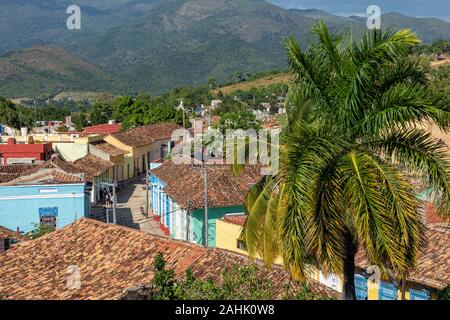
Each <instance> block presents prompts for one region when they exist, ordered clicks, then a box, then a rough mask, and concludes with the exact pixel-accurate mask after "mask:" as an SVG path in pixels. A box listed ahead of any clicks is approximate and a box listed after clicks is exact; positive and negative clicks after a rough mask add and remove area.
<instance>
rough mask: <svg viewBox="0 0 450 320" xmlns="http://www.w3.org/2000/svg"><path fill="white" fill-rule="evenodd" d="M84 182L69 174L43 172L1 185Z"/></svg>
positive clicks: (52, 171) (80, 178)
mask: <svg viewBox="0 0 450 320" xmlns="http://www.w3.org/2000/svg"><path fill="white" fill-rule="evenodd" d="M83 181H84V180H83V179H82V177H81V176H80V175H76V174H70V173H66V172H62V171H59V170H56V169H55V170H52V169H50V170H43V171H41V172H38V173H35V174H30V175H28V176H20V177H18V178H16V179H14V180H12V181H9V182H7V183H3V184H2V185H4V186H13V185H26V184H64V183H82V182H83Z"/></svg>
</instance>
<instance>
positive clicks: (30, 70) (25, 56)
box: [0, 46, 118, 97]
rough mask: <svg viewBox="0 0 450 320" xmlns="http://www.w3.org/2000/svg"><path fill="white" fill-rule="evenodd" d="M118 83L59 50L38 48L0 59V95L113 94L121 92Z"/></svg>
mask: <svg viewBox="0 0 450 320" xmlns="http://www.w3.org/2000/svg"><path fill="white" fill-rule="evenodd" d="M116 83H117V82H116V80H115V79H114V77H112V76H110V75H108V74H107V73H106V72H104V71H103V70H101V69H100V68H98V67H95V66H93V65H91V64H89V63H87V62H85V61H83V60H82V59H80V58H78V57H76V56H74V55H71V54H69V53H67V52H65V51H64V50H63V49H61V48H57V47H51V46H37V47H33V48H31V49H25V50H20V51H16V52H13V53H10V54H7V55H5V56H3V57H1V58H0V96H8V97H24V96H37V95H39V94H45V95H46V96H51V95H53V94H57V93H59V92H61V91H66V90H74V91H80V90H81V91H82V90H93V91H102V90H103V91H114V90H117V89H118V87H117V84H116ZM33 93H38V94H33Z"/></svg>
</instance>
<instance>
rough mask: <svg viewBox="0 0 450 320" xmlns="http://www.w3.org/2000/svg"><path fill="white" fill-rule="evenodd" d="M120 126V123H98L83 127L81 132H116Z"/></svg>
mask: <svg viewBox="0 0 450 320" xmlns="http://www.w3.org/2000/svg"><path fill="white" fill-rule="evenodd" d="M121 128H122V125H121V124H120V123H115V124H109V123H104V124H98V125H95V126H91V127H87V128H85V129H84V131H83V133H89V134H113V133H116V132H119V131H120V129H121Z"/></svg>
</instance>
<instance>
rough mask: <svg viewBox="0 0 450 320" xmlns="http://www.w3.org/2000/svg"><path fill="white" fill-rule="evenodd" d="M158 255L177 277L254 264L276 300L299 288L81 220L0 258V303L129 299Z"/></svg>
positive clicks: (204, 253)
mask: <svg viewBox="0 0 450 320" xmlns="http://www.w3.org/2000/svg"><path fill="white" fill-rule="evenodd" d="M94 247H95V250H93V249H94ZM37 252H38V253H39V254H36V253H37ZM159 253H162V254H163V256H164V259H165V260H166V261H167V268H170V269H173V270H175V273H176V274H175V276H176V277H177V278H183V277H185V274H186V270H188V269H191V270H192V274H193V276H194V277H195V278H196V279H200V280H207V279H211V280H212V281H214V282H220V281H221V280H222V279H223V272H224V270H226V269H231V268H233V267H246V266H252V265H254V266H257V267H258V270H257V272H258V277H261V278H265V279H268V280H269V281H270V282H271V285H272V294H273V296H274V297H275V298H278V299H281V298H283V296H284V295H285V293H286V286H287V285H292V286H293V289H295V287H298V284H296V283H293V282H291V278H290V276H289V274H288V273H287V272H286V271H285V270H284V269H283V268H281V267H279V266H278V267H277V266H276V267H273V268H271V269H267V268H265V266H264V264H263V263H262V262H261V261H255V260H251V259H249V258H248V257H246V256H244V255H240V254H237V253H234V252H230V251H227V250H220V249H216V248H213V249H211V248H204V247H201V246H198V245H195V244H191V243H187V242H185V241H177V240H171V239H167V238H164V237H158V236H154V235H151V234H147V233H144V232H141V231H138V230H135V229H130V228H126V227H122V226H117V225H112V224H105V223H102V222H99V221H96V220H90V219H85V218H83V219H80V220H78V221H77V222H75V223H73V224H71V225H69V226H66V227H65V228H63V229H60V230H56V231H54V232H51V233H50V234H47V235H45V236H43V237H40V238H38V239H36V240H31V241H28V242H27V243H26V244H25V243H23V244H22V243H19V244H18V245H17V246H16V248H14V250H9V251H6V252H5V253H4V254H1V255H0V274H1V275H2V277H1V281H0V299H3V300H105V299H107V300H112V299H114V300H116V299H130V298H129V296H130V295H129V293H130V291H134V289H135V288H139V287H145V286H149V285H151V281H152V279H153V277H154V268H153V264H154V260H155V257H156V256H157V254H159ZM212 266H213V267H212ZM49 270H50V271H49ZM310 289H311V291H313V292H314V293H318V294H321V295H322V296H324V297H327V298H330V299H336V298H338V296H337V294H336V292H335V291H333V290H331V289H329V288H327V287H325V286H323V285H321V284H319V283H317V282H315V281H311V282H310Z"/></svg>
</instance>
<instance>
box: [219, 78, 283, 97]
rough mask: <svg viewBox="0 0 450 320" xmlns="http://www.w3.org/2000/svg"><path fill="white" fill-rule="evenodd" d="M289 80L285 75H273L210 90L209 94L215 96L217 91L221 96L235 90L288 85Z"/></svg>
mask: <svg viewBox="0 0 450 320" xmlns="http://www.w3.org/2000/svg"><path fill="white" fill-rule="evenodd" d="M289 79H290V76H289V74H287V73H280V74H274V75H270V76H268V77H264V78H261V79H256V80H252V81H243V82H239V83H235V84H232V85H229V86H225V87H221V88H217V89H214V90H211V94H213V95H217V93H219V91H222V92H223V94H230V93H232V92H234V91H237V90H242V91H245V90H249V89H251V88H264V87H268V86H270V85H273V84H278V83H288V82H289Z"/></svg>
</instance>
